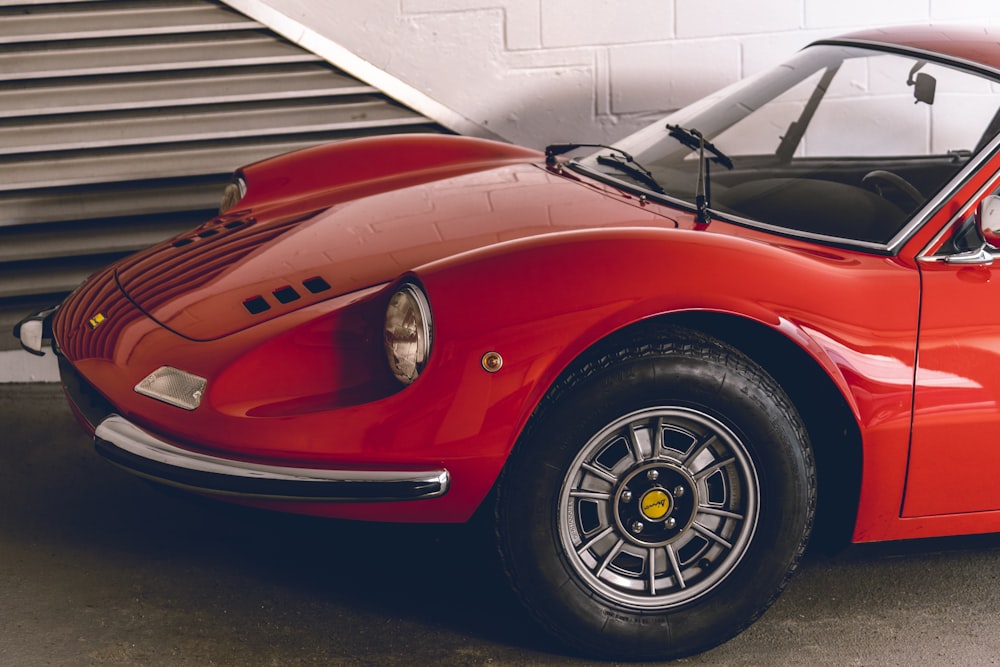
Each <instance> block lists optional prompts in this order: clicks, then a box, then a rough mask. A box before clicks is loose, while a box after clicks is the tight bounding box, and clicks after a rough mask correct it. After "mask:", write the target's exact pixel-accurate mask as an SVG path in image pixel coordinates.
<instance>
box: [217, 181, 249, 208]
mask: <svg viewBox="0 0 1000 667" xmlns="http://www.w3.org/2000/svg"><path fill="white" fill-rule="evenodd" d="M246 194H247V182H246V181H244V180H243V177H242V176H237V177H236V178H234V179H233V182H232V183H230V184H229V185H227V186H226V189H225V190H223V191H222V202H221V203H220V204H219V215H222V214H223V213H225V212H226V211H228V210H229V209H231V208H232V207H234V206H236V205H237V204H239V203H240V200H241V199H243V197H244V196H246Z"/></svg>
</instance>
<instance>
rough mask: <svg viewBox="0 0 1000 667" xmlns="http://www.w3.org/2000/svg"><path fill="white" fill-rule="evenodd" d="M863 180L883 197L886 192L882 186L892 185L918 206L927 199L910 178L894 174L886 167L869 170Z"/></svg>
mask: <svg viewBox="0 0 1000 667" xmlns="http://www.w3.org/2000/svg"><path fill="white" fill-rule="evenodd" d="M861 182H862V183H864V184H865V185H867V186H868V187H870V188H871V189H873V190H874V191H875V192H877V193H878V195H879V196H880V197H883V198H884V197H885V194H883V192H882V186H883V185H891V186H892V187H894V188H896V189H897V190H899V191H900V192H902V193H903V194H905V195H906V196H907V197H909V198H910V199H912V200H913V203H914V204H916V205H918V206H919V205H920V204H923V203H924V199H926V198H925V197H924V195H923V194H921V192H920V190H917V188H916V187H914V185H913V184H912V183H910V182H909V181H908V180H906V179H905V178H903V177H902V176H900V175H899V174H894V173H892V172H891V171H886V170H885V169H875V170H873V171H869V172H868V173H867V174H865V175H864V177H863V178H862V179H861Z"/></svg>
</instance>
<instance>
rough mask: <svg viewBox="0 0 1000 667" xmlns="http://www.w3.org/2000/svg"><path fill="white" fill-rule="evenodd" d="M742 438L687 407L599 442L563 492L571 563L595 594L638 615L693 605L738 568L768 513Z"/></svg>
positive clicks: (563, 530) (632, 423)
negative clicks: (762, 505) (761, 503)
mask: <svg viewBox="0 0 1000 667" xmlns="http://www.w3.org/2000/svg"><path fill="white" fill-rule="evenodd" d="M758 489H759V485H758V479H757V472H756V469H755V468H754V465H753V462H752V461H751V459H750V456H749V455H748V454H747V451H746V449H745V447H744V445H743V443H742V442H741V441H740V439H739V438H738V437H737V436H736V435H735V434H734V433H733V432H732V431H731V430H730V429H729V428H727V427H726V426H725V425H724V424H723V423H721V422H720V421H719V420H717V419H715V418H714V417H712V416H710V415H708V414H706V413H704V412H701V411H698V410H694V409H690V408H685V407H674V406H670V407H655V408H649V409H645V410H640V411H637V412H633V413H631V414H628V415H625V416H624V417H621V418H620V419H617V420H616V421H614V422H612V423H611V424H608V425H607V426H606V427H605V428H603V429H602V430H601V431H600V432H599V433H597V434H596V435H595V436H594V437H592V438H591V439H590V440H589V441H588V442H587V444H586V445H584V447H583V448H582V449H581V450H580V453H579V454H578V455H577V457H576V458H575V459H574V460H573V463H572V464H571V465H570V467H569V470H568V473H567V474H566V476H565V478H564V480H563V484H562V488H561V490H560V493H559V507H558V512H559V514H558V526H559V537H560V540H561V542H562V548H563V550H564V552H565V554H566V556H567V558H568V561H569V563H570V565H571V567H572V568H573V570H574V571H575V572H576V574H577V575H579V576H580V577H581V578H582V579H583V581H584V582H585V583H586V585H587V586H588V588H590V589H591V590H593V591H595V592H596V593H598V594H599V595H601V596H602V597H604V598H606V599H607V600H609V601H611V602H613V603H616V604H619V605H623V606H625V607H629V608H633V609H640V610H641V609H647V610H653V609H656V610H662V609H668V608H671V607H675V606H677V605H680V604H684V603H687V602H690V601H692V600H694V599H696V598H698V597H700V596H702V595H704V594H705V593H707V592H708V591H710V590H711V589H712V588H714V587H715V586H716V585H717V584H719V583H720V582H721V581H723V580H724V579H725V578H726V576H727V575H728V574H729V573H730V572H732V571H733V569H734V568H735V567H736V566H737V564H738V563H739V562H740V560H741V559H742V557H743V555H744V553H745V552H746V550H747V547H748V546H749V544H750V542H751V540H752V538H753V534H754V531H755V529H756V526H757V519H758V515H759V497H758V496H759V490H758Z"/></svg>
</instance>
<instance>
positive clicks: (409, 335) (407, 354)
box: [383, 281, 434, 386]
mask: <svg viewBox="0 0 1000 667" xmlns="http://www.w3.org/2000/svg"><path fill="white" fill-rule="evenodd" d="M433 339H434V327H433V324H432V314H431V306H430V301H429V300H428V299H427V295H426V293H425V292H424V290H423V288H422V287H421V286H420V285H418V284H417V283H415V282H413V281H407V282H404V283H401V284H400V285H399V286H398V287H396V289H395V290H394V291H393V293H392V295H391V296H390V297H389V301H388V305H387V306H386V313H385V322H384V324H383V342H384V347H385V354H386V360H387V362H388V364H389V370H390V371H391V372H392V374H393V375H394V376H395V377H396V379H397V380H398V381H399V382H400V383H402V384H403V385H405V386H409V385H411V384H413V382H415V381H416V379H417V378H418V377H419V376H420V374H421V373H422V372H423V370H424V368H425V367H426V366H427V361H428V360H429V359H430V354H431V347H432V344H433Z"/></svg>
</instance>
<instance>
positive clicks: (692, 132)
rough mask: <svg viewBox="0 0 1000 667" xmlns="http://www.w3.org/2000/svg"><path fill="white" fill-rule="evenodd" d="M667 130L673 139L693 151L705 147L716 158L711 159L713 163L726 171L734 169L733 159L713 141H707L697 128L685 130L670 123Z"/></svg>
mask: <svg viewBox="0 0 1000 667" xmlns="http://www.w3.org/2000/svg"><path fill="white" fill-rule="evenodd" d="M667 129H668V130H670V136H671V137H673V138H674V139H676V140H677V141H679V142H681V143H682V144H684V145H685V146H687V147H688V148H691V149H693V150H701V148H702V146H704V148H705V150H706V151H708V152H709V153H711V154H712V155H714V156H715V157H713V158H711V159H712V161H713V162H717V163H719V164H721V165H722V166H723V167H725V168H726V169H732V168H733V161H732V159H731V158H730V157H729V156H728V155H726V154H725V153H723V152H722V151H721V150H720V149H719V148H718V147H717V146H716V145H715V144H713V143H712V142H711V141H708V140H706V139H705V135H703V134H702V133H701V132H699V131H698V130H696V129H695V128H693V127H690V128H685V127H681V126H680V125H670V124H669V123H668V124H667Z"/></svg>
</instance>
